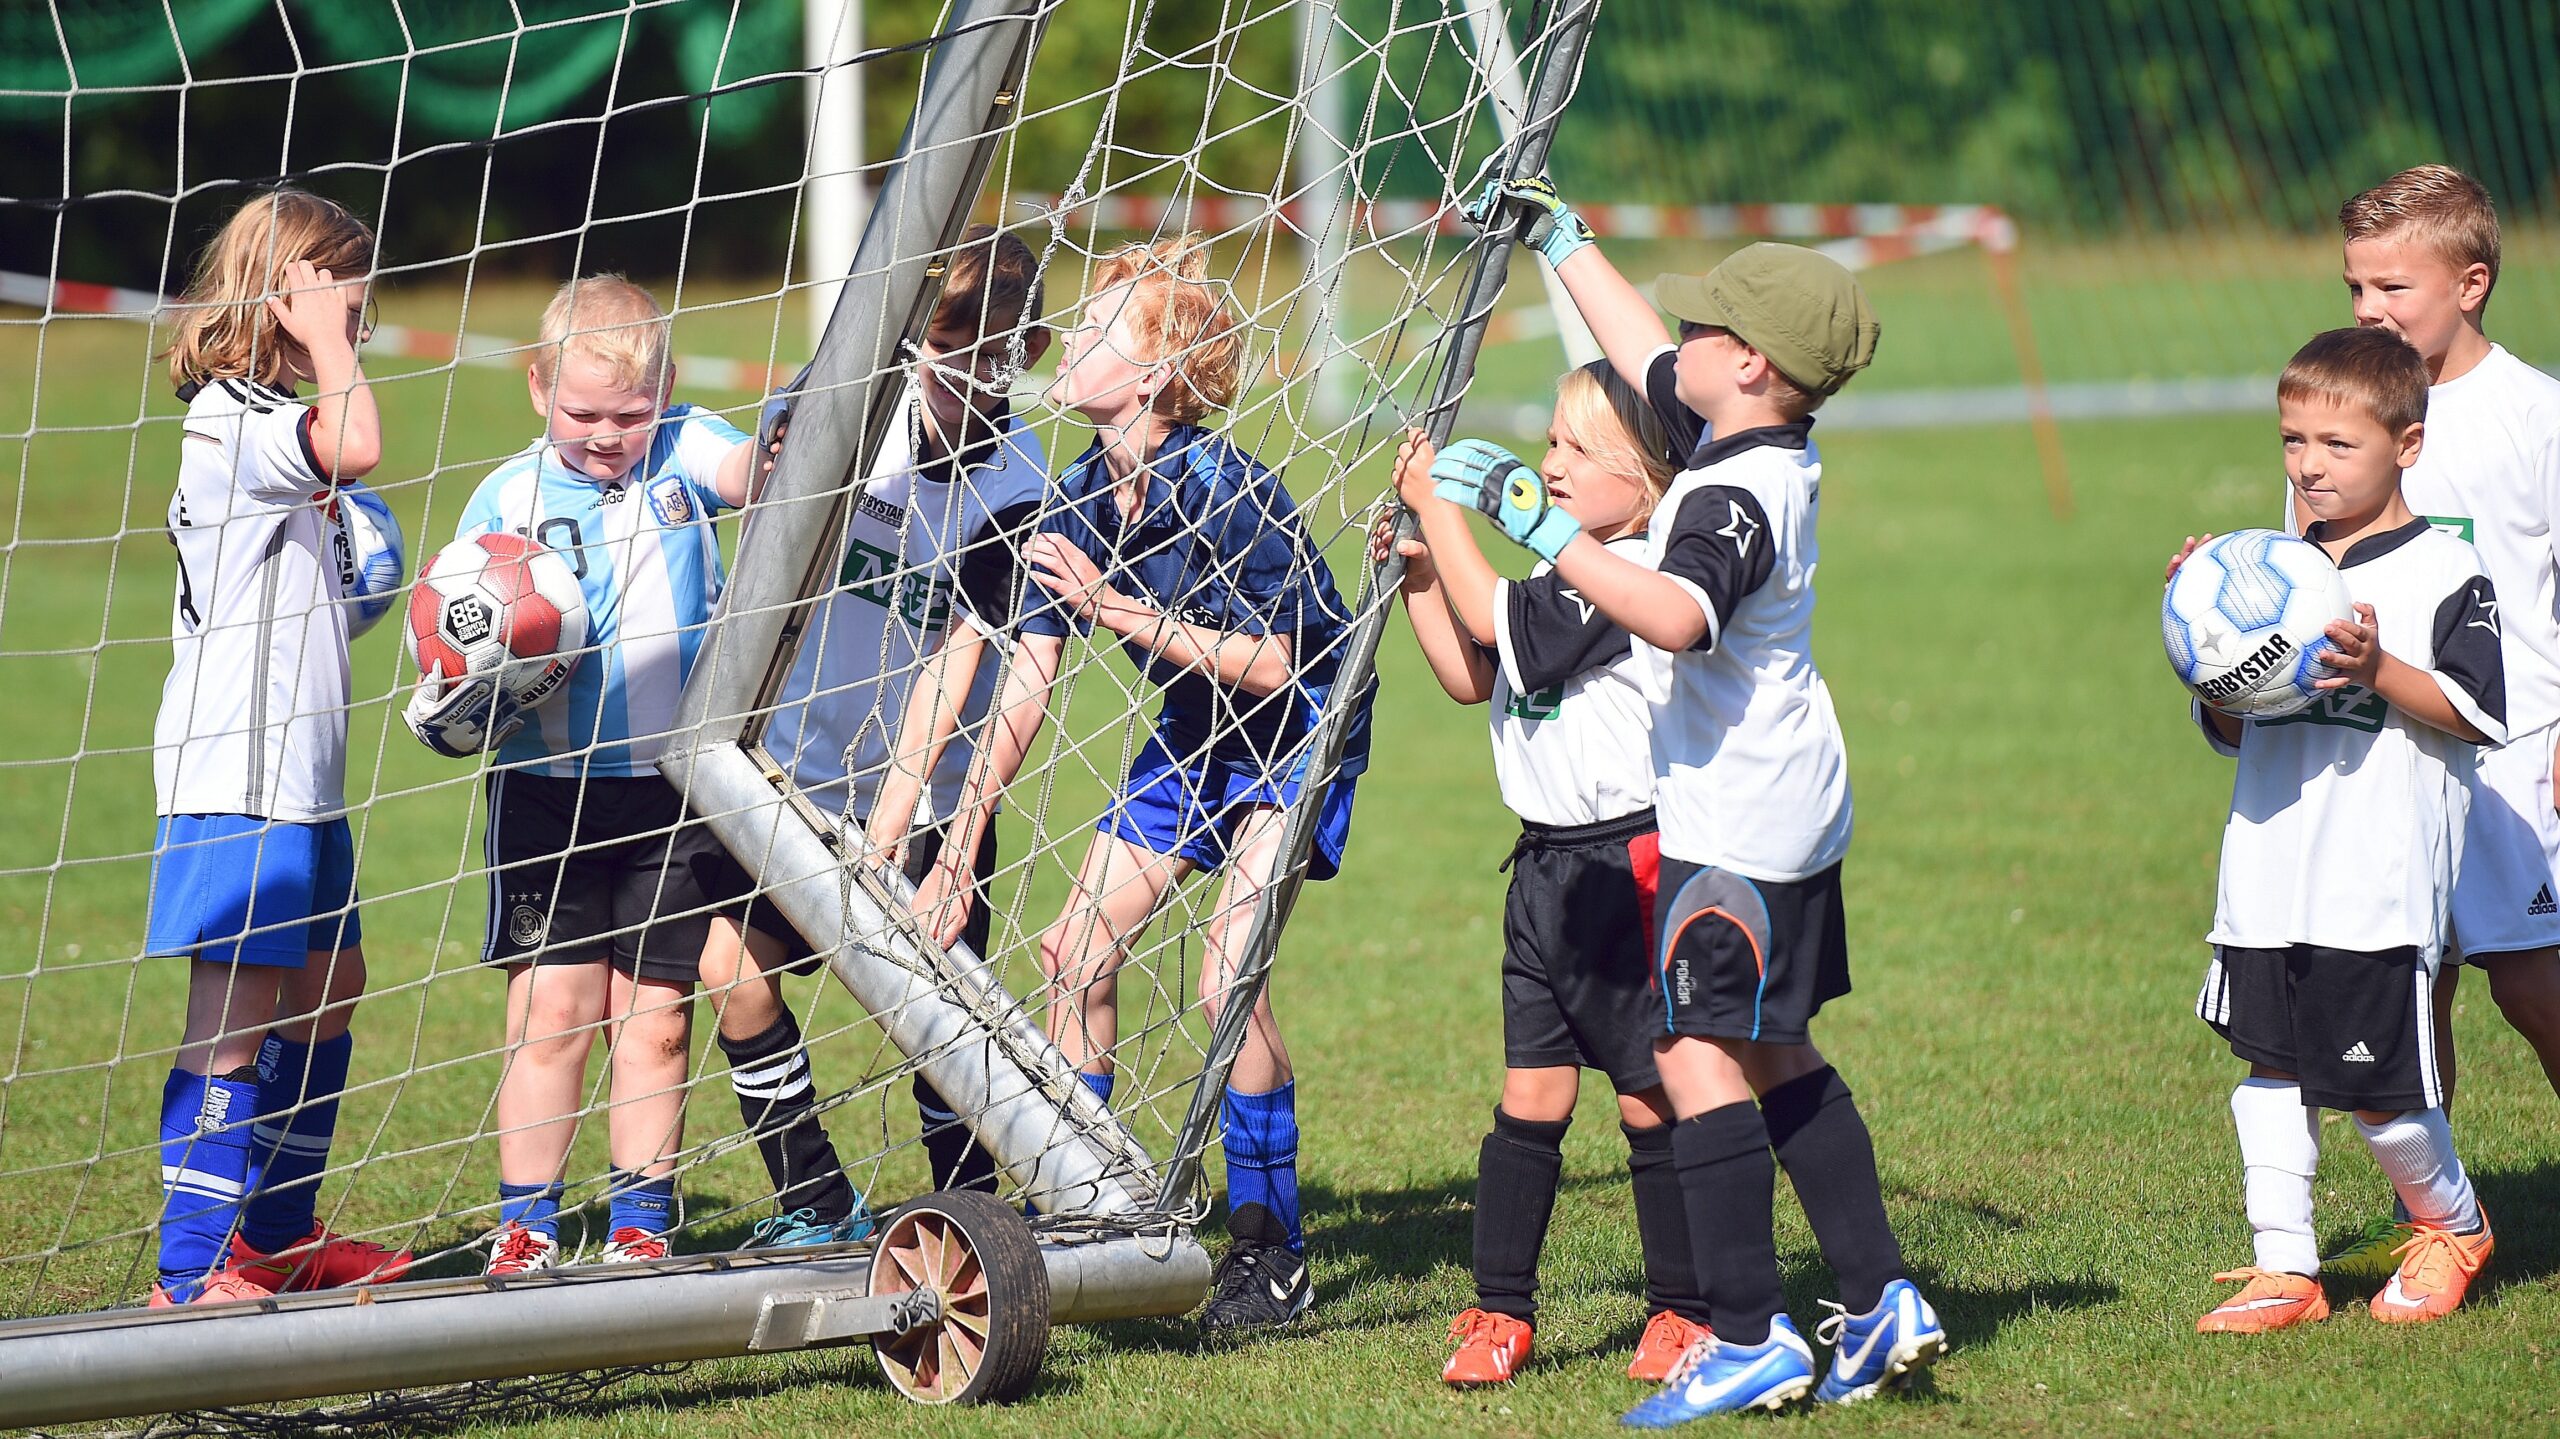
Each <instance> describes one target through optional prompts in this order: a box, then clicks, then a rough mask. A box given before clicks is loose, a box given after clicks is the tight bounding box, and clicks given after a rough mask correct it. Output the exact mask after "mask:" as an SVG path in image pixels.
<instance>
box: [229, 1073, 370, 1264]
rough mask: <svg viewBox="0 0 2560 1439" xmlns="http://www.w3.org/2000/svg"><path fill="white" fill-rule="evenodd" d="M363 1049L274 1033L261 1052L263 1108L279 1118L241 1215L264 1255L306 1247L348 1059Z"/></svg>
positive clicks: (265, 1127)
mask: <svg viewBox="0 0 2560 1439" xmlns="http://www.w3.org/2000/svg"><path fill="white" fill-rule="evenodd" d="M355 1048H356V1042H355V1037H354V1036H352V1035H346V1034H341V1035H339V1036H338V1037H337V1038H335V1039H324V1040H322V1041H320V1042H319V1043H318V1044H299V1043H296V1042H295V1041H293V1040H290V1039H286V1038H284V1037H283V1036H281V1035H275V1034H270V1035H268V1036H267V1042H266V1043H264V1044H262V1045H260V1046H258V1088H259V1091H260V1093H259V1103H260V1104H261V1105H262V1106H263V1107H264V1108H265V1109H266V1111H267V1112H268V1113H269V1115H271V1116H272V1117H271V1118H267V1119H264V1120H261V1121H260V1123H259V1124H258V1127H257V1130H256V1136H257V1157H258V1171H259V1172H258V1182H257V1187H256V1188H255V1189H253V1190H252V1191H251V1192H250V1194H249V1204H248V1207H247V1208H246V1209H245V1210H243V1211H242V1212H241V1215H240V1237H241V1238H243V1239H246V1240H248V1241H249V1244H250V1246H251V1247H252V1248H254V1249H257V1250H258V1251H259V1252H261V1253H264V1254H273V1253H275V1252H276V1251H277V1250H279V1249H283V1248H285V1247H286V1246H287V1245H292V1244H299V1243H301V1242H302V1240H303V1238H304V1237H305V1236H306V1235H308V1234H310V1233H311V1226H312V1223H313V1220H314V1217H315V1214H316V1211H317V1208H318V1204H319V1200H320V1174H321V1171H323V1170H325V1169H327V1168H328V1167H329V1142H330V1141H331V1140H332V1139H334V1138H336V1137H337V1132H338V1092H339V1091H340V1090H343V1089H345V1088H346V1087H347V1056H348V1055H351V1054H353V1053H355ZM297 1106H299V1107H298V1108H297ZM286 1111H291V1112H289V1113H288V1112H286Z"/></svg>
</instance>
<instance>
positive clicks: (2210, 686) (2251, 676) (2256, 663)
mask: <svg viewBox="0 0 2560 1439" xmlns="http://www.w3.org/2000/svg"><path fill="white" fill-rule="evenodd" d="M2292 654H2293V641H2292V640H2291V639H2290V638H2288V637H2286V636H2284V635H2277V636H2276V637H2274V638H2273V639H2270V640H2268V641H2267V642H2266V643H2265V644H2263V645H2260V646H2259V647H2258V648H2257V650H2256V651H2255V652H2253V653H2252V654H2250V655H2249V657H2248V658H2246V659H2244V660H2242V661H2240V663H2238V664H2236V665H2233V666H2232V667H2231V668H2230V669H2228V670H2225V671H2223V672H2222V673H2221V674H2218V675H2216V676H2214V677H2213V678H2212V679H2209V680H2206V681H2205V682H2204V683H2202V684H2200V685H2197V686H2196V693H2197V694H2199V695H2202V696H2203V697H2204V700H2205V703H2207V704H2211V703H2212V702H2213V701H2215V700H2221V699H2229V698H2231V697H2232V696H2233V695H2236V694H2238V693H2240V692H2241V691H2242V690H2245V689H2247V688H2248V687H2249V686H2251V685H2253V684H2256V683H2257V682H2258V681H2260V680H2262V679H2265V678H2266V677H2267V676H2268V674H2270V673H2271V672H2273V671H2274V669H2275V667H2276V666H2277V665H2278V664H2281V663H2282V662H2283V661H2284V660H2285V659H2286V658H2288V657H2289V656H2291V655H2292Z"/></svg>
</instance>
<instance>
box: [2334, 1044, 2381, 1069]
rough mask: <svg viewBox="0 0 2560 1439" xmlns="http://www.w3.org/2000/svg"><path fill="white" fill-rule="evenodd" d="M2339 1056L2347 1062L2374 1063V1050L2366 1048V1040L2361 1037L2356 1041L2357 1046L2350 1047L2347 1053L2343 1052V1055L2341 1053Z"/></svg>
mask: <svg viewBox="0 0 2560 1439" xmlns="http://www.w3.org/2000/svg"><path fill="white" fill-rule="evenodd" d="M2338 1057H2339V1058H2340V1059H2343V1060H2345V1061H2346V1062H2347V1063H2349V1064H2371V1063H2373V1051H2372V1050H2370V1049H2367V1048H2365V1047H2364V1041H2363V1040H2361V1039H2359V1040H2357V1041H2356V1042H2355V1047H2354V1048H2352V1049H2349V1050H2348V1051H2347V1052H2346V1053H2344V1054H2341V1055H2339V1056H2338Z"/></svg>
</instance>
